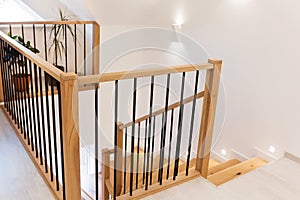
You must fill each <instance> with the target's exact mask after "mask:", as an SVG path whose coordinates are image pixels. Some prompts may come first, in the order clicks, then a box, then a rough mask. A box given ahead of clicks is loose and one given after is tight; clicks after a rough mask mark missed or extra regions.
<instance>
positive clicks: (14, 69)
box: [10, 46, 23, 133]
mask: <svg viewBox="0 0 300 200" xmlns="http://www.w3.org/2000/svg"><path fill="white" fill-rule="evenodd" d="M10 48H11V50H12V51H13V52H12V54H15V53H16V50H15V49H14V48H13V47H11V46H10ZM16 62H17V58H16V55H14V59H13V61H12V64H11V67H12V76H11V77H12V79H13V76H15V78H14V80H13V94H14V96H15V105H16V119H17V125H18V128H20V129H21V133H23V131H22V127H21V126H22V125H21V124H22V121H21V120H22V119H21V118H22V117H21V108H20V104H19V103H20V97H19V91H18V90H17V85H18V79H17V75H18V71H17V66H16V65H17V63H16Z"/></svg>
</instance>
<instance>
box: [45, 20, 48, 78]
mask: <svg viewBox="0 0 300 200" xmlns="http://www.w3.org/2000/svg"><path fill="white" fill-rule="evenodd" d="M44 47H45V49H44V50H45V60H46V61H48V50H47V27H46V24H44ZM45 77H46V75H45Z"/></svg>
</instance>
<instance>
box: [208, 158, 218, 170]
mask: <svg viewBox="0 0 300 200" xmlns="http://www.w3.org/2000/svg"><path fill="white" fill-rule="evenodd" d="M219 164H221V162H220V161H218V160H217V159H214V158H213V159H210V160H209V165H208V168H211V167H214V166H216V165H219Z"/></svg>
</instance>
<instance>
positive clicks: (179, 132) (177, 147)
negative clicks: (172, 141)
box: [173, 72, 185, 180]
mask: <svg viewBox="0 0 300 200" xmlns="http://www.w3.org/2000/svg"><path fill="white" fill-rule="evenodd" d="M184 84H185V72H183V73H182V81H181V95H180V108H179V118H178V134H177V143H176V154H175V166H174V175H173V180H176V176H177V175H178V165H179V153H180V145H181V137H182V124H183V123H182V122H183V111H184V104H183V96H184Z"/></svg>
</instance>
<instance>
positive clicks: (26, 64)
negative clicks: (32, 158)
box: [25, 57, 34, 151]
mask: <svg viewBox="0 0 300 200" xmlns="http://www.w3.org/2000/svg"><path fill="white" fill-rule="evenodd" d="M28 64H29V62H28V60H27V58H26V57H25V73H26V74H28V76H29V77H30V80H31V79H32V76H31V74H30V73H29V71H28ZM30 67H31V66H30ZM30 80H28V79H26V86H27V87H26V95H27V106H28V124H29V132H28V140H27V144H28V145H30V144H31V150H32V151H33V149H34V146H33V128H32V126H33V121H32V113H31V110H32V108H31V106H30V87H29V83H30ZM31 87H32V85H31Z"/></svg>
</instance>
